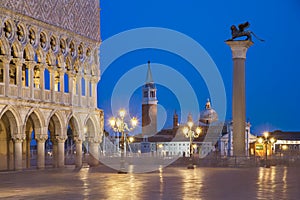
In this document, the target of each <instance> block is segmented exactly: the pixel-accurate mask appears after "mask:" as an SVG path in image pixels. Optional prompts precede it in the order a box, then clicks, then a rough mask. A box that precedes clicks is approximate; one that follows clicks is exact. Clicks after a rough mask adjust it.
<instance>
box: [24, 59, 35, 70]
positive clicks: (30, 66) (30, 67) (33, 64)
mask: <svg viewBox="0 0 300 200" xmlns="http://www.w3.org/2000/svg"><path fill="white" fill-rule="evenodd" d="M25 65H26V66H27V67H28V68H29V69H32V68H33V67H34V66H35V65H36V62H35V61H25Z"/></svg>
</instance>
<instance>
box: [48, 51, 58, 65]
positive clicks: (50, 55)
mask: <svg viewBox="0 0 300 200" xmlns="http://www.w3.org/2000/svg"><path fill="white" fill-rule="evenodd" d="M46 63H47V64H48V65H51V66H55V65H56V57H55V55H54V53H53V52H52V51H49V52H48V53H47V55H46Z"/></svg>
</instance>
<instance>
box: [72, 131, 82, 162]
mask: <svg viewBox="0 0 300 200" xmlns="http://www.w3.org/2000/svg"><path fill="white" fill-rule="evenodd" d="M74 141H75V144H76V159H75V166H76V168H80V167H81V166H82V138H80V137H79V136H75V137H74Z"/></svg>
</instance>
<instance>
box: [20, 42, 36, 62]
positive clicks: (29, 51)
mask: <svg viewBox="0 0 300 200" xmlns="http://www.w3.org/2000/svg"><path fill="white" fill-rule="evenodd" d="M23 57H24V59H25V60H26V61H34V60H35V52H34V49H33V47H32V45H30V44H27V45H26V46H25V48H24V53H23ZM36 61H37V60H36Z"/></svg>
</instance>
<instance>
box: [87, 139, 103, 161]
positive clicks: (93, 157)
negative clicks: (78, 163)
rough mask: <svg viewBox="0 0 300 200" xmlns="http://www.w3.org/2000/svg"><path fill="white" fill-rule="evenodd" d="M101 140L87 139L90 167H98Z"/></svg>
mask: <svg viewBox="0 0 300 200" xmlns="http://www.w3.org/2000/svg"><path fill="white" fill-rule="evenodd" d="M100 142H101V140H100V139H98V138H89V160H88V163H89V165H90V166H97V165H99V155H100V153H99V144H100Z"/></svg>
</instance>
